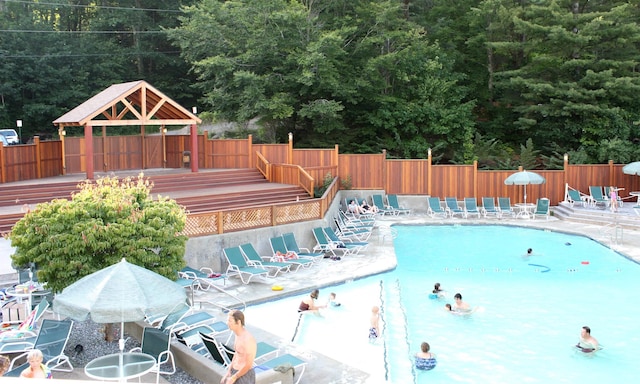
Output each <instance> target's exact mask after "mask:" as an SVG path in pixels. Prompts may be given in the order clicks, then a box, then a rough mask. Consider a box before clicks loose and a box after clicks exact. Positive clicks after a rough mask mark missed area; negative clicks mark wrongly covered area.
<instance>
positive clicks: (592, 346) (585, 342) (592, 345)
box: [576, 325, 598, 353]
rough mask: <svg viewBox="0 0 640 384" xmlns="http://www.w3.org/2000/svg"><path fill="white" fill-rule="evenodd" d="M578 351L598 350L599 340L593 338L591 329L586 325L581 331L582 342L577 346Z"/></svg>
mask: <svg viewBox="0 0 640 384" xmlns="http://www.w3.org/2000/svg"><path fill="white" fill-rule="evenodd" d="M576 347H578V349H580V350H582V352H586V353H589V352H595V351H597V350H598V340H596V338H595V337H593V336H591V328H589V327H587V326H586V325H585V326H584V327H582V329H581V330H580V341H578V344H576Z"/></svg>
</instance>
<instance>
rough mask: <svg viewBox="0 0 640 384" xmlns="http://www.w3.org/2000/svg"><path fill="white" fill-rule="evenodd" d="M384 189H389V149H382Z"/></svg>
mask: <svg viewBox="0 0 640 384" xmlns="http://www.w3.org/2000/svg"><path fill="white" fill-rule="evenodd" d="M382 189H383V190H384V191H385V193H386V190H387V150H386V149H383V150H382Z"/></svg>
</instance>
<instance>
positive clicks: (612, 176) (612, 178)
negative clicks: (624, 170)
mask: <svg viewBox="0 0 640 384" xmlns="http://www.w3.org/2000/svg"><path fill="white" fill-rule="evenodd" d="M615 176H616V175H614V173H613V160H609V185H616V180H615Z"/></svg>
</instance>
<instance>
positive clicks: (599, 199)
mask: <svg viewBox="0 0 640 384" xmlns="http://www.w3.org/2000/svg"><path fill="white" fill-rule="evenodd" d="M589 193H590V194H591V199H592V201H593V205H594V207H597V206H598V204H602V206H603V207H604V208H606V207H608V206H609V199H607V198H605V197H604V195H603V194H602V187H601V186H594V185H590V186H589Z"/></svg>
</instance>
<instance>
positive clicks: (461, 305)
mask: <svg viewBox="0 0 640 384" xmlns="http://www.w3.org/2000/svg"><path fill="white" fill-rule="evenodd" d="M453 299H454V300H455V301H456V302H455V303H454V304H453V310H454V311H455V312H471V306H470V305H469V304H468V303H465V302H464V301H462V295H461V294H460V293H456V294H455V296H453Z"/></svg>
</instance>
